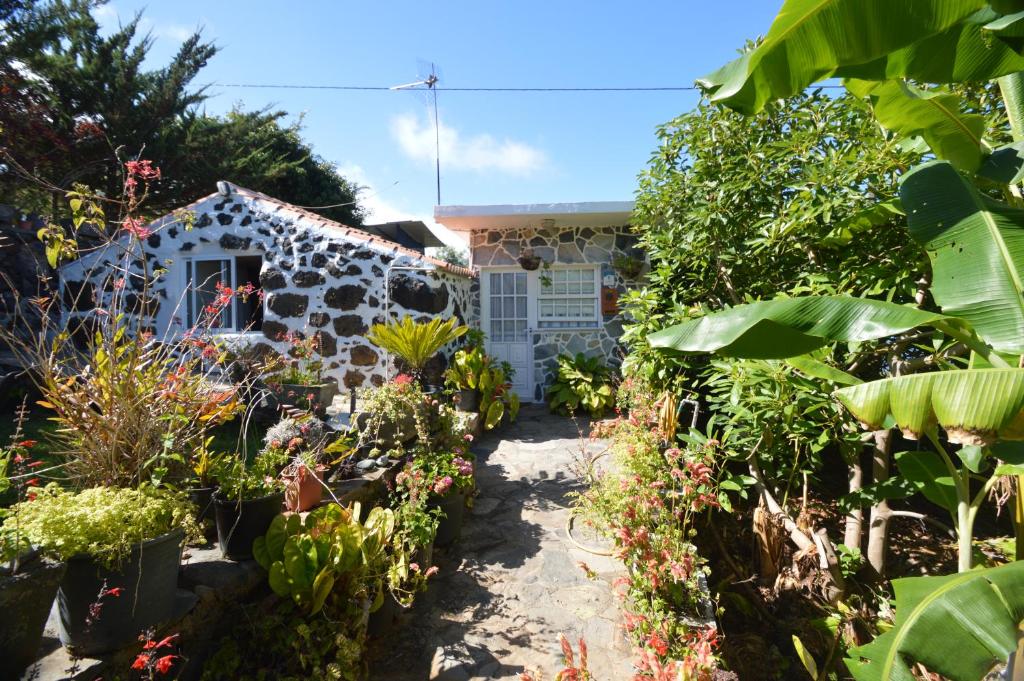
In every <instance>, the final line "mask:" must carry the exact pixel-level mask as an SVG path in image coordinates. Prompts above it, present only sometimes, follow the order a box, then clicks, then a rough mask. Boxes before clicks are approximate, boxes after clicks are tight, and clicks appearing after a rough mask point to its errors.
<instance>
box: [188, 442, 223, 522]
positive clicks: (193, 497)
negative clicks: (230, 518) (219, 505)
mask: <svg viewBox="0 0 1024 681" xmlns="http://www.w3.org/2000/svg"><path fill="white" fill-rule="evenodd" d="M213 439H214V438H213V436H210V437H207V438H203V439H202V440H201V441H200V443H199V446H198V447H196V448H195V450H194V451H193V452H192V457H191V458H190V460H189V468H190V469H191V470H190V475H189V477H188V479H187V481H186V484H187V485H188V487H187V491H188V498H189V501H191V502H192V504H193V506H195V509H196V520H197V521H198V522H199V524H200V525H202V526H205V524H206V521H207V520H212V519H213V493H214V492H215V491H216V490H217V483H216V480H215V479H214V477H213V471H214V470H215V469H216V468H217V467H218V462H219V460H220V458H222V457H224V456H225V455H224V454H222V453H218V452H214V451H212V450H211V449H210V445H211V444H213Z"/></svg>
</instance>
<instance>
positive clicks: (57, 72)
mask: <svg viewBox="0 0 1024 681" xmlns="http://www.w3.org/2000/svg"><path fill="white" fill-rule="evenodd" d="M104 1H105V0H20V1H11V0H7V1H6V2H4V3H3V4H2V5H0V19H2V21H3V22H4V31H3V32H2V33H0V83H2V85H0V87H2V92H0V95H2V96H0V155H2V167H0V200H2V201H4V202H6V203H13V204H16V205H18V206H19V207H21V208H23V209H27V210H36V211H39V212H43V213H49V214H53V215H55V216H56V217H62V215H61V211H62V210H63V206H64V203H65V202H64V201H63V200H62V199H63V196H64V193H65V192H66V191H67V190H69V189H71V188H72V187H73V186H74V185H75V184H76V183H81V184H85V185H88V186H89V187H92V188H93V189H96V190H100V191H103V192H104V193H106V195H108V196H119V195H120V193H121V185H122V182H123V177H122V174H121V172H122V167H123V166H122V164H123V162H124V161H125V160H128V159H132V158H139V157H142V158H146V159H149V160H151V161H153V164H154V165H155V166H157V167H159V168H161V169H162V171H163V173H164V178H165V179H164V181H163V182H161V183H158V184H155V185H154V186H153V193H152V194H151V195H150V197H149V198H148V200H147V208H148V209H149V210H152V211H154V212H163V211H168V210H171V209H173V208H176V207H179V206H181V205H183V204H185V203H188V202H190V201H192V200H194V199H196V198H199V197H200V196H203V195H206V194H209V193H210V192H212V191H213V190H214V185H215V182H216V181H217V180H221V179H225V180H231V181H234V182H237V183H239V184H241V185H244V186H248V187H251V188H253V189H257V190H259V191H263V192H266V193H268V194H271V195H273V196H275V197H277V198H280V199H283V200H285V201H289V202H292V203H296V204H298V205H302V206H313V207H319V206H332V208H324V209H319V208H315V210H318V212H321V213H322V214H324V215H325V216H327V217H331V218H333V219H337V220H341V221H344V222H347V223H355V224H358V223H360V222H361V213H360V211H359V209H358V206H357V204H356V191H357V187H355V186H354V185H352V184H351V183H349V182H348V181H347V180H345V178H344V177H342V176H341V175H340V174H339V173H338V171H337V169H336V168H335V167H334V166H333V165H331V164H330V163H328V162H327V161H325V160H324V159H322V158H320V157H318V156H317V155H316V154H314V153H313V151H312V149H311V148H310V147H309V145H308V144H307V143H306V142H305V141H304V140H303V139H302V137H301V134H300V125H299V123H293V124H288V123H285V122H284V119H285V117H286V114H285V113H284V112H280V111H255V112H244V111H241V110H236V111H233V112H231V113H230V114H228V115H227V116H224V117H219V116H212V115H210V114H207V113H205V112H204V111H202V110H201V109H200V107H201V106H202V104H203V102H204V101H205V93H204V89H203V88H202V87H196V86H195V85H194V81H195V78H196V76H197V74H198V73H199V72H200V71H201V70H202V68H203V67H204V66H205V65H206V63H207V62H208V61H209V59H211V58H212V57H213V56H214V55H215V54H216V53H217V47H215V46H214V45H213V44H212V43H211V42H209V41H206V40H204V39H203V37H202V34H201V32H200V31H197V32H196V33H195V34H193V35H192V36H190V37H189V38H188V39H186V40H185V41H184V42H183V43H182V44H181V46H180V47H179V49H178V51H177V53H176V54H175V56H174V57H173V58H172V59H171V60H170V62H169V63H168V64H166V65H165V66H162V67H159V68H147V67H146V65H145V61H146V57H147V55H148V54H149V51H150V48H151V47H152V45H153V37H152V36H151V35H148V34H141V33H140V30H139V26H140V20H141V14H136V15H135V16H134V17H133V18H132V19H131V20H130V21H128V22H127V23H126V24H124V25H122V26H120V27H119V28H117V29H116V30H114V31H113V32H110V33H109V34H107V35H104V34H103V32H102V31H101V30H100V26H99V24H98V22H97V21H96V18H95V16H94V11H95V9H96V8H97V7H98V6H100V5H102V4H104ZM338 204H342V205H338Z"/></svg>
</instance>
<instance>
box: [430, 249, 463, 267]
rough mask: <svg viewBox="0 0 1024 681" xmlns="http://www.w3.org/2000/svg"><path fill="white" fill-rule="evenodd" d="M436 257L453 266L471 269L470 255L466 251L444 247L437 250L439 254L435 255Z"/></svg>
mask: <svg viewBox="0 0 1024 681" xmlns="http://www.w3.org/2000/svg"><path fill="white" fill-rule="evenodd" d="M434 257H435V258H437V259H438V260H443V261H445V262H446V263H449V264H452V265H458V266H459V267H469V255H468V254H467V253H466V251H462V250H459V249H457V248H452V247H451V246H442V247H441V248H439V249H437V253H435V254H434Z"/></svg>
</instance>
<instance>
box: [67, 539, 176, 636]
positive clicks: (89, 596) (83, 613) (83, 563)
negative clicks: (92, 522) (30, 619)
mask: <svg viewBox="0 0 1024 681" xmlns="http://www.w3.org/2000/svg"><path fill="white" fill-rule="evenodd" d="M184 538H185V533H184V531H183V530H181V529H177V530H173V531H171V532H168V533H167V534H165V535H162V536H160V537H157V538H155V539H150V540H149V541H146V542H143V543H142V544H141V546H136V547H135V548H134V549H133V550H132V552H131V553H130V554H129V556H128V558H127V559H126V560H125V562H124V563H123V564H121V565H120V566H119V567H118V568H117V569H116V570H108V569H106V568H104V567H103V566H101V565H99V564H98V563H97V562H96V561H95V560H94V559H93V558H92V557H91V556H76V557H74V558H71V559H69V560H68V562H67V566H68V570H67V573H66V574H65V575H64V579H63V580H62V581H61V583H60V589H59V590H58V591H57V608H58V611H59V614H60V640H61V643H63V644H64V645H65V646H66V647H67V648H68V650H70V651H71V652H72V653H74V654H75V655H78V656H87V655H96V654H99V653H106V652H110V651H112V650H117V649H118V648H123V647H124V646H127V645H129V644H132V643H135V642H136V641H138V639H139V634H141V633H142V632H144V631H146V630H147V629H150V628H153V627H156V626H158V625H159V624H161V623H162V622H165V621H167V620H168V619H170V618H171V616H172V615H173V614H174V594H175V590H176V589H177V587H178V567H179V565H180V564H181V548H182V543H183V541H184ZM104 585H105V586H104ZM104 589H106V590H107V591H108V592H109V590H110V589H120V590H121V591H120V594H119V595H117V596H114V595H112V594H109V593H108V594H107V595H104V596H102V597H101V595H100V592H101V591H103V590H104ZM95 604H98V605H99V609H98V610H99V614H98V615H96V616H93V615H92V614H91V613H90V609H91V608H92V606H94V605H95ZM90 620H91V621H90Z"/></svg>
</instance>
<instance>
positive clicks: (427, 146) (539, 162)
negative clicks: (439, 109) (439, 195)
mask: <svg viewBox="0 0 1024 681" xmlns="http://www.w3.org/2000/svg"><path fill="white" fill-rule="evenodd" d="M439 132H440V135H439V137H440V147H441V168H442V170H443V169H445V168H448V169H455V170H473V171H477V172H482V171H498V172H502V173H508V174H509V175H531V174H533V173H535V172H537V171H539V170H543V169H544V168H545V167H546V166H547V165H548V157H547V154H545V153H544V152H543V151H542V150H540V149H537V148H535V147H532V146H530V145H528V144H525V143H523V142H517V141H515V140H511V139H507V138H506V139H501V140H499V139H497V138H496V137H494V136H493V135H489V134H486V133H482V134H479V135H472V136H468V137H463V136H462V135H461V134H460V133H459V131H458V130H456V129H455V128H452V127H450V126H448V125H445V123H444V122H443V121H442V122H441V124H440V126H439ZM391 136H392V137H393V138H394V139H395V141H397V142H398V144H399V146H400V147H401V148H402V151H404V152H405V154H406V155H407V156H409V157H410V158H413V159H416V160H429V161H432V160H433V159H434V151H435V135H434V125H433V121H431V120H428V119H423V118H421V117H419V116H417V115H415V114H403V115H401V116H396V117H395V118H394V119H392V121H391Z"/></svg>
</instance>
